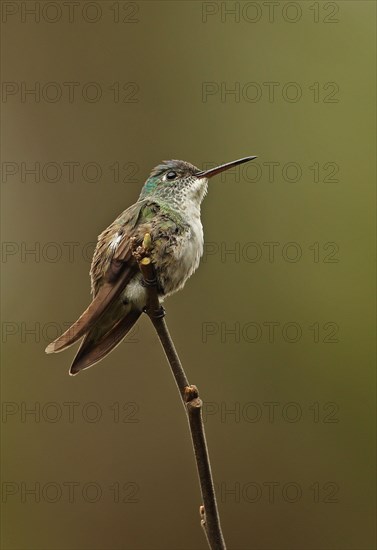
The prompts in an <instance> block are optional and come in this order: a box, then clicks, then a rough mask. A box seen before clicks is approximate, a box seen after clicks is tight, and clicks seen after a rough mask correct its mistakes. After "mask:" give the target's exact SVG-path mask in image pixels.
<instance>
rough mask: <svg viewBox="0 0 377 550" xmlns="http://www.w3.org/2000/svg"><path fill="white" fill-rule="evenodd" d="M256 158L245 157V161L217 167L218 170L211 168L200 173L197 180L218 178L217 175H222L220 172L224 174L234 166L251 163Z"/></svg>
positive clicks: (234, 161)
mask: <svg viewBox="0 0 377 550" xmlns="http://www.w3.org/2000/svg"><path fill="white" fill-rule="evenodd" d="M256 158H257V157H244V158H243V159H238V160H233V161H232V162H227V163H226V164H221V166H216V168H210V169H209V170H203V171H202V172H198V173H197V174H195V176H196V177H197V178H212V177H213V176H216V175H217V174H220V172H224V171H225V170H228V169H229V168H232V167H233V166H238V164H243V163H244V162H249V161H250V160H254V159H256Z"/></svg>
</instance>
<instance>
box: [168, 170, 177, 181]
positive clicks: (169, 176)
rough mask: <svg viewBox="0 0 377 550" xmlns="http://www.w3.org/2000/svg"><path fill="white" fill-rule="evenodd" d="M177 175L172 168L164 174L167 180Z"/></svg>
mask: <svg viewBox="0 0 377 550" xmlns="http://www.w3.org/2000/svg"><path fill="white" fill-rule="evenodd" d="M176 177H177V174H176V173H175V172H173V171H172V170H171V171H170V172H168V173H167V174H166V179H167V180H174V179H175V178H176Z"/></svg>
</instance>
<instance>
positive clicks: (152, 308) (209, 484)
mask: <svg viewBox="0 0 377 550" xmlns="http://www.w3.org/2000/svg"><path fill="white" fill-rule="evenodd" d="M151 246H152V243H151V237H150V235H149V234H148V233H147V234H146V235H145V237H144V241H143V245H142V246H136V245H135V246H134V252H133V253H134V256H135V258H136V260H137V262H138V264H139V268H140V271H141V273H142V275H143V278H144V282H145V286H146V288H147V296H148V297H147V307H146V309H145V312H146V313H147V315H148V317H149V318H150V320H151V321H152V323H153V326H154V328H155V329H156V332H157V334H158V337H159V339H160V342H161V345H162V347H163V349H164V351H165V354H166V357H167V359H168V361H169V364H170V367H171V370H172V373H173V376H174V378H175V381H176V383H177V386H178V389H179V392H180V394H181V398H182V401H183V404H184V406H185V409H186V412H187V416H188V421H189V426H190V433H191V439H192V444H193V448H194V453H195V459H196V466H197V469H198V475H199V481H200V489H201V493H202V499H203V505H202V506H200V510H199V511H200V519H201V525H202V527H203V530H204V533H205V536H206V539H207V542H208V545H209V547H210V549H211V550H225V548H226V547H225V542H224V538H223V534H222V532H221V525H220V518H219V513H218V510H217V502H216V495H215V490H214V486H213V480H212V472H211V465H210V462H209V456H208V448H207V442H206V437H205V431H204V424H203V418H202V405H203V402H202V400H201V399H200V397H199V392H198V388H197V387H196V386H192V385H190V384H189V382H188V380H187V377H186V374H185V371H184V370H183V367H182V363H181V361H180V359H179V357H178V354H177V351H176V349H175V346H174V343H173V340H172V338H171V336H170V333H169V330H168V327H167V324H166V322H165V318H164V317H165V310H164V308H163V307H162V306H161V304H160V300H159V298H158V288H157V280H156V273H155V269H154V266H153V264H152V261H151V258H150V251H151Z"/></svg>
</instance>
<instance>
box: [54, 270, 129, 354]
mask: <svg viewBox="0 0 377 550" xmlns="http://www.w3.org/2000/svg"><path fill="white" fill-rule="evenodd" d="M132 275H133V271H132V269H131V268H130V267H127V268H125V269H124V271H123V273H122V274H121V275H120V276H119V279H118V281H117V282H116V283H115V284H112V283H109V282H106V283H105V284H104V285H102V287H101V288H100V290H99V291H98V294H96V296H95V297H94V298H93V301H92V302H91V304H89V306H88V307H87V309H86V310H85V311H84V313H83V314H82V315H81V317H79V319H77V321H76V322H75V323H74V324H73V325H72V326H71V327H70V328H69V329H68V330H66V331H65V332H64V334H62V335H61V336H59V338H57V339H56V340H54V341H53V342H51V344H49V345H48V346H47V348H46V350H45V351H46V353H56V352H59V351H63V350H64V349H66V348H68V347H69V346H71V345H72V344H74V343H75V342H77V340H79V339H80V338H81V337H82V336H84V334H86V333H87V332H88V331H89V330H90V329H91V328H92V327H94V326H95V324H96V323H97V321H98V320H99V319H100V318H101V317H102V316H103V315H104V314H105V313H106V310H108V309H110V308H111V307H112V306H113V304H114V302H116V301H117V298H118V296H119V294H120V293H121V292H122V290H123V288H125V286H126V285H127V283H128V282H129V280H130V279H131V277H132Z"/></svg>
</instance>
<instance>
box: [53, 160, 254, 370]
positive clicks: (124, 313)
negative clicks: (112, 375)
mask: <svg viewBox="0 0 377 550" xmlns="http://www.w3.org/2000/svg"><path fill="white" fill-rule="evenodd" d="M255 158H257V157H255V156H252V157H244V158H241V159H239V160H235V161H233V162H228V163H226V164H222V165H220V166H217V167H216V168H210V169H209V170H199V168H197V167H196V166H194V165H193V164H190V163H189V162H186V161H183V160H166V161H163V162H162V163H161V164H159V165H158V166H156V167H155V168H153V170H152V172H151V174H150V176H149V177H148V179H147V180H146V182H145V184H144V186H143V188H142V190H141V193H140V196H139V198H138V200H137V201H136V203H135V204H133V205H132V206H130V207H129V208H127V210H124V211H123V212H122V213H121V214H120V215H119V216H118V217H117V218H116V219H115V221H114V222H113V223H112V224H111V225H110V226H109V227H108V228H107V229H105V230H104V231H103V232H102V233H101V234H100V235H99V237H98V242H97V245H96V248H95V251H94V254H93V259H92V263H91V268H90V277H91V292H92V296H93V299H92V302H91V303H90V304H89V306H88V308H87V309H86V310H85V311H84V313H83V314H82V315H81V316H80V317H79V319H78V320H77V321H76V322H75V323H74V324H73V325H72V326H71V327H70V328H69V329H68V330H66V331H65V332H64V333H63V334H62V335H61V336H59V337H58V338H57V339H56V340H54V341H53V342H51V343H50V344H49V345H48V346H47V348H46V353H57V352H60V351H63V350H65V349H66V348H68V347H69V346H71V345H72V344H74V343H75V342H77V341H78V340H80V339H81V338H82V337H83V341H82V343H81V345H80V348H79V350H78V352H77V354H76V356H75V358H74V360H73V363H72V365H71V367H70V371H69V374H71V375H75V374H77V373H78V372H80V371H81V370H84V369H87V368H89V367H91V366H92V365H94V364H95V363H98V362H99V361H100V360H101V359H103V358H104V357H105V356H106V355H108V354H109V353H110V352H111V351H112V350H113V349H114V348H115V347H116V346H117V345H118V344H119V343H120V342H121V341H122V340H123V338H124V337H125V336H126V335H127V334H128V332H129V331H130V330H131V328H132V327H133V326H134V324H135V323H136V321H137V320H138V319H139V317H140V315H141V314H142V312H143V310H144V308H145V307H146V305H147V290H146V288H145V285H144V284H143V277H142V274H141V272H140V270H139V268H138V264H137V261H136V259H135V258H134V256H133V249H134V248H133V246H134V244H135V243H136V245H141V244H142V242H143V239H144V236H145V234H146V233H149V234H150V236H151V242H152V249H151V254H150V255H151V260H152V263H153V266H154V269H155V272H156V279H157V289H158V296H159V300H160V302H162V301H163V300H164V299H165V298H166V297H167V296H169V295H170V294H173V293H174V292H177V291H178V290H180V289H182V288H183V287H184V285H185V283H186V281H187V279H188V278H189V277H191V275H192V274H193V273H194V271H196V269H197V268H198V266H199V263H200V258H201V256H202V254H203V245H204V239H203V226H202V222H201V218H200V206H201V203H202V201H203V198H204V196H205V195H206V193H207V186H208V180H209V179H210V178H212V177H213V176H215V175H217V174H220V173H221V172H223V171H225V170H228V169H229V168H232V167H234V166H237V165H239V164H243V163H245V162H249V161H251V160H253V159H255Z"/></svg>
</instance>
